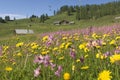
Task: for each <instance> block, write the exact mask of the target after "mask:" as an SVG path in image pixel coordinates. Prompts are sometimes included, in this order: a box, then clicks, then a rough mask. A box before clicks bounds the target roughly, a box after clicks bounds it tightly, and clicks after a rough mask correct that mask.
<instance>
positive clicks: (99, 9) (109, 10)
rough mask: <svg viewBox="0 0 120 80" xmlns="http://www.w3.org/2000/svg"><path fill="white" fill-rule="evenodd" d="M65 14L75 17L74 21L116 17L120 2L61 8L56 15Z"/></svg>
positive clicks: (119, 11) (119, 10)
mask: <svg viewBox="0 0 120 80" xmlns="http://www.w3.org/2000/svg"><path fill="white" fill-rule="evenodd" d="M64 12H66V13H67V15H68V16H71V15H72V14H73V13H75V15H76V19H77V20H80V19H97V18H99V17H103V16H106V15H116V14H119V13H120V1H114V2H110V3H106V4H100V5H96V4H93V5H85V6H78V5H77V6H68V5H64V6H62V7H61V8H60V9H59V10H58V11H56V14H55V15H57V14H61V13H64Z"/></svg>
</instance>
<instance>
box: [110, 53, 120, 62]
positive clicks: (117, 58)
mask: <svg viewBox="0 0 120 80" xmlns="http://www.w3.org/2000/svg"><path fill="white" fill-rule="evenodd" d="M116 61H120V54H115V55H112V56H111V57H110V62H111V63H114V62H116Z"/></svg>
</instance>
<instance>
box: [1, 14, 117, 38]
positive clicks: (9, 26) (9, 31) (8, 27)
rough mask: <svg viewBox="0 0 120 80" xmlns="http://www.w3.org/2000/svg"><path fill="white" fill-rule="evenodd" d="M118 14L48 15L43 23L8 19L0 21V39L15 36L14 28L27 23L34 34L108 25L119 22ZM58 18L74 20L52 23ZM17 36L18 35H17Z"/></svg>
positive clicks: (24, 27)
mask: <svg viewBox="0 0 120 80" xmlns="http://www.w3.org/2000/svg"><path fill="white" fill-rule="evenodd" d="M116 16H119V15H115V16H105V17H101V18H99V19H96V20H80V21H77V20H75V15H72V16H66V13H63V14H60V15H56V16H50V17H49V19H48V20H46V21H45V23H40V20H39V19H33V22H31V21H30V19H21V20H16V21H9V22H7V23H0V40H1V39H6V38H11V37H14V36H16V34H15V32H14V30H15V29H28V25H32V26H31V27H30V29H32V30H33V31H34V32H35V34H36V35H38V34H41V33H45V32H54V31H59V30H71V29H78V28H79V29H80V28H86V27H90V26H95V27H100V26H108V25H112V24H115V23H119V21H118V20H117V21H116V20H115V19H114V18H115V17H116ZM59 20H68V21H75V24H73V25H59V26H57V25H54V24H53V22H54V21H59ZM17 36H18V35H17Z"/></svg>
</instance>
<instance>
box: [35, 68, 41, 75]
mask: <svg viewBox="0 0 120 80" xmlns="http://www.w3.org/2000/svg"><path fill="white" fill-rule="evenodd" d="M39 74H40V68H39V67H38V68H37V69H35V70H34V77H38V76H39Z"/></svg>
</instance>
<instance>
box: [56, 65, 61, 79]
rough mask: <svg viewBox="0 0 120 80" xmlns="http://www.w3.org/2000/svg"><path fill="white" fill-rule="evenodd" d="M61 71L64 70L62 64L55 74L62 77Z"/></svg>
mask: <svg viewBox="0 0 120 80" xmlns="http://www.w3.org/2000/svg"><path fill="white" fill-rule="evenodd" d="M61 71H62V66H58V70H57V71H56V72H55V75H56V76H58V77H60V73H61Z"/></svg>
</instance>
